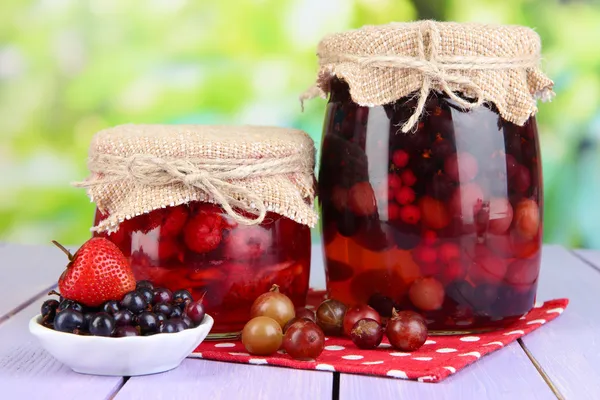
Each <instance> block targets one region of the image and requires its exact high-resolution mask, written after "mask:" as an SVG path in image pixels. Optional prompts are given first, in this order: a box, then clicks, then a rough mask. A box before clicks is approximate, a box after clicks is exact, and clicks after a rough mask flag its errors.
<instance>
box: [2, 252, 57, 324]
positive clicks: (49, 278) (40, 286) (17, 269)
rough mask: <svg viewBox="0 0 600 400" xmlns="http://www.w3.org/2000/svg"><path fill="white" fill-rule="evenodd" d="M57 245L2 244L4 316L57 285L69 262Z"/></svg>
mask: <svg viewBox="0 0 600 400" xmlns="http://www.w3.org/2000/svg"><path fill="white" fill-rule="evenodd" d="M67 262H68V260H67V258H66V256H65V254H64V253H63V252H61V251H60V250H58V249H57V248H55V247H54V246H34V245H19V244H6V245H5V246H2V247H0V293H2V301H0V320H1V319H2V317H3V316H6V315H7V314H8V313H10V312H11V311H13V310H16V309H18V308H19V307H20V306H22V305H23V304H26V303H27V301H29V300H30V299H32V298H34V297H36V296H39V295H41V294H43V293H44V292H48V290H49V289H50V288H52V287H53V286H54V285H56V282H57V281H58V277H59V276H60V274H61V273H62V271H63V270H64V269H65V266H66V265H67Z"/></svg>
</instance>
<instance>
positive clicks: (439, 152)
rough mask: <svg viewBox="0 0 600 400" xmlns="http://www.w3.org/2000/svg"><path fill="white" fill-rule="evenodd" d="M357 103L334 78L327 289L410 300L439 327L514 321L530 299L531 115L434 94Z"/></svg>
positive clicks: (535, 221)
mask: <svg viewBox="0 0 600 400" xmlns="http://www.w3.org/2000/svg"><path fill="white" fill-rule="evenodd" d="M416 102H417V100H416V99H414V98H411V97H406V98H401V99H399V100H398V101H395V102H393V103H390V104H385V105H382V106H373V107H363V106H358V105H357V104H356V103H354V102H353V101H352V99H351V97H350V94H349V89H348V85H347V84H346V83H345V82H344V81H342V80H339V79H333V80H332V81H331V89H330V98H329V103H328V106H327V114H326V119H325V125H324V135H323V141H322V152H321V159H320V171H319V201H320V206H321V213H322V231H323V237H324V246H325V251H324V253H325V260H326V262H325V264H326V276H327V289H328V292H329V295H330V296H331V297H333V298H336V299H338V300H340V301H342V302H345V303H347V304H355V303H372V304H373V303H382V302H383V303H386V301H387V304H392V303H393V304H395V305H396V307H398V308H400V309H414V310H416V311H419V312H421V313H422V314H423V315H424V316H425V317H426V318H427V320H428V323H429V328H430V330H431V331H433V332H434V333H435V332H438V333H441V334H443V333H452V332H476V331H484V330H489V329H494V328H501V327H505V326H507V325H509V324H510V323H512V322H514V321H515V320H516V319H518V318H519V317H520V316H521V315H523V314H524V313H526V312H527V311H529V310H530V309H531V308H532V306H533V304H534V301H535V297H536V286H537V280H538V273H539V268H540V247H541V243H542V175H541V166H540V154H539V145H538V137H537V128H536V123H535V119H534V117H533V116H532V117H530V118H529V120H528V121H527V122H526V123H525V124H524V126H518V125H515V124H513V123H510V122H507V121H505V120H504V119H503V118H502V117H501V116H500V115H499V113H498V111H497V110H496V109H495V108H494V106H493V105H483V106H481V107H477V108H474V109H472V110H470V111H464V110H463V109H461V108H460V107H458V106H457V105H456V104H455V102H454V101H453V100H451V99H449V98H448V97H447V96H445V95H443V94H440V93H436V94H435V95H433V94H430V95H429V97H428V98H427V101H426V103H425V108H424V112H423V113H422V116H421V118H420V119H419V122H418V125H417V126H416V127H415V129H413V131H412V132H410V133H406V134H405V133H403V132H402V131H401V129H400V127H401V126H402V124H403V123H404V122H405V121H406V120H407V119H408V118H409V117H410V116H411V114H412V113H413V111H414V109H415V106H416Z"/></svg>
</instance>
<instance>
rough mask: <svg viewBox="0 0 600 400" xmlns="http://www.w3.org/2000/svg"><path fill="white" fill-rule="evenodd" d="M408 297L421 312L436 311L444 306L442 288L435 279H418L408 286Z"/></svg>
mask: <svg viewBox="0 0 600 400" xmlns="http://www.w3.org/2000/svg"><path fill="white" fill-rule="evenodd" d="M408 297H409V299H410V301H411V303H412V304H413V305H414V306H415V307H417V308H419V309H421V310H423V311H433V310H438V309H440V308H441V307H442V304H444V286H443V285H442V284H441V282H440V281H438V280H437V279H435V278H431V277H427V278H419V279H417V280H415V281H414V282H413V283H412V285H410V289H409V290H408Z"/></svg>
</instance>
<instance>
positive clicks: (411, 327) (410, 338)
mask: <svg viewBox="0 0 600 400" xmlns="http://www.w3.org/2000/svg"><path fill="white" fill-rule="evenodd" d="M428 333H429V332H428V330H427V324H426V323H425V319H424V318H423V317H422V316H421V315H420V314H417V313H416V312H414V311H400V312H396V310H394V311H393V315H392V318H391V319H390V320H389V321H388V323H387V327H386V335H387V338H388V340H389V341H390V344H391V345H392V347H394V348H396V349H398V350H401V351H415V350H417V349H419V348H420V347H421V346H423V344H424V343H425V341H426V340H427V335H428Z"/></svg>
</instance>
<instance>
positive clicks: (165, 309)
mask: <svg viewBox="0 0 600 400" xmlns="http://www.w3.org/2000/svg"><path fill="white" fill-rule="evenodd" d="M174 308H177V309H179V307H173V305H172V304H171V303H156V304H155V305H154V307H152V311H153V312H154V313H155V314H156V313H161V314H164V315H171V313H172V312H173V309H174ZM180 311H181V309H180Z"/></svg>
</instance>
